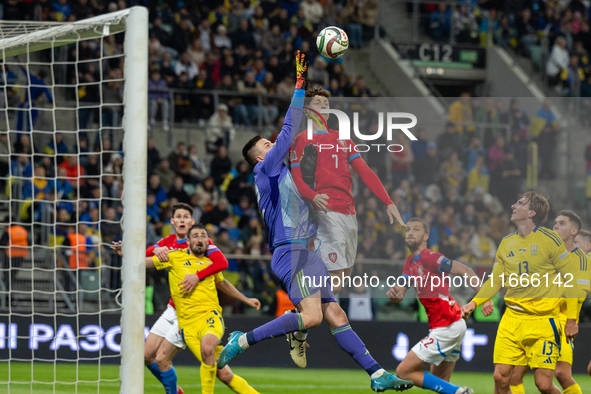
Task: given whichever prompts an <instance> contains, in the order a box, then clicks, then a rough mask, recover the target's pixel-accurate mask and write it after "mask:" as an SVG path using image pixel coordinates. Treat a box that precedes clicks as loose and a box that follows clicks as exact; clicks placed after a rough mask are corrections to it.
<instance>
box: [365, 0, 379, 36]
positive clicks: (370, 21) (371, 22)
mask: <svg viewBox="0 0 591 394" xmlns="http://www.w3.org/2000/svg"><path fill="white" fill-rule="evenodd" d="M377 16H378V2H377V0H366V1H365V2H364V3H363V5H362V6H361V27H362V29H363V39H364V40H371V39H372V38H373V37H374V36H375V34H376V33H375V32H376V19H377ZM380 30H382V28H381V27H380Z"/></svg>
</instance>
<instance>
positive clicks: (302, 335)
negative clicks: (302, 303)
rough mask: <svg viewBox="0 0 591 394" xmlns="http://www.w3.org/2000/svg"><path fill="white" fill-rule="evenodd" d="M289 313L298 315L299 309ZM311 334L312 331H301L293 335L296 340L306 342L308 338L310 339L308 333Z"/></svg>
mask: <svg viewBox="0 0 591 394" xmlns="http://www.w3.org/2000/svg"><path fill="white" fill-rule="evenodd" d="M289 313H298V310H297V309H292V310H291V311H289ZM309 332H310V330H301V331H296V332H294V333H293V336H294V337H295V339H297V340H298V341H300V342H303V341H305V340H306V338H307V337H308V333H309Z"/></svg>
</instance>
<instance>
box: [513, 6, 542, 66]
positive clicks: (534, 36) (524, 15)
mask: <svg viewBox="0 0 591 394" xmlns="http://www.w3.org/2000/svg"><path fill="white" fill-rule="evenodd" d="M515 24H516V28H517V38H518V39H519V43H520V44H521V49H522V50H523V54H524V55H525V56H527V57H529V56H530V47H531V46H532V45H535V44H537V43H538V33H537V29H536V26H535V24H534V20H533V19H532V16H531V11H530V10H529V9H528V8H525V9H524V10H522V11H521V16H520V17H519V18H517V21H516V23H515Z"/></svg>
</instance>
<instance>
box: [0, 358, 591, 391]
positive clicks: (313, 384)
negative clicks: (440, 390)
mask: <svg viewBox="0 0 591 394" xmlns="http://www.w3.org/2000/svg"><path fill="white" fill-rule="evenodd" d="M175 368H176V370H177V374H178V376H179V385H180V386H181V387H182V388H183V389H184V390H185V393H186V394H193V393H200V392H201V386H200V385H199V366H194V367H187V366H178V367H175ZM491 369H492V365H491ZM233 370H234V372H235V373H237V374H238V375H240V376H242V377H243V378H245V379H246V380H248V382H249V383H250V385H251V386H253V387H254V388H255V389H256V390H257V391H259V392H260V393H262V394H267V393H268V394H283V393H293V394H295V393H306V394H312V393H324V394H337V393H356V392H364V391H365V392H369V391H370V388H369V377H368V376H367V374H366V373H365V372H363V371H359V370H343V369H303V370H301V369H295V368H294V369H287V368H246V367H242V368H234V369H233ZM118 372H119V367H118V366H117V365H102V366H101V370H100V376H101V379H109V380H112V381H109V382H101V383H100V386H99V384H97V383H96V382H95V383H82V381H86V382H89V381H96V380H97V379H98V376H99V372H98V367H97V366H96V365H84V364H81V365H80V368H79V370H78V376H76V368H75V365H71V364H57V368H56V369H55V380H61V381H63V382H69V383H66V384H56V385H55V389H54V385H53V384H43V383H33V384H31V383H24V384H17V383H11V384H10V387H8V384H7V383H6V382H7V380H8V364H7V363H0V382H2V383H0V393H10V394H29V393H31V392H33V393H35V394H38V393H39V394H44V393H60V394H61V393H64V394H68V393H80V394H86V393H99V394H106V393H108V394H118V393H119V382H118V381H117V380H116V379H117V377H118ZM10 375H11V380H12V381H19V382H30V381H31V376H32V375H31V364H30V363H12V364H11V367H10ZM34 379H35V380H36V381H40V382H51V381H53V380H54V368H53V364H45V363H35V366H34ZM575 379H576V380H577V382H578V383H579V384H580V385H581V389H582V391H583V393H591V378H590V377H589V376H586V375H576V376H575ZM76 380H78V382H79V383H78V384H77V385H76V384H75V382H76ZM452 382H453V383H455V384H460V385H465V386H468V387H471V388H473V389H474V391H475V393H476V394H489V393H490V394H492V392H493V377H492V373H467V372H457V373H454V374H453V375H452ZM31 389H32V390H31ZM54 390H55V391H54ZM525 390H526V393H528V394H530V393H531V394H533V393H537V392H538V391H537V389H536V388H535V385H534V381H533V374H532V373H531V372H530V373H529V374H528V375H527V376H526V379H525ZM215 391H216V393H224V394H227V393H232V391H231V390H230V389H229V388H227V387H226V386H225V385H224V384H223V383H221V382H220V381H219V380H216V385H215ZM163 392H164V389H163V388H162V385H160V383H159V382H158V381H157V380H156V379H155V378H154V377H153V376H152V375H151V374H150V372H149V371H148V370H147V369H146V371H145V393H154V394H160V393H163ZM408 392H409V393H419V392H424V393H427V392H428V391H424V390H422V389H419V388H413V389H411V390H409V391H408Z"/></svg>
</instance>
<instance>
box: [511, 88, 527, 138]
mask: <svg viewBox="0 0 591 394" xmlns="http://www.w3.org/2000/svg"><path fill="white" fill-rule="evenodd" d="M509 112H510V120H509V121H510V125H511V132H512V133H513V134H519V135H521V136H522V137H525V136H527V130H528V127H529V124H530V120H529V116H527V113H526V112H525V111H524V110H522V109H521V108H519V101H518V100H517V99H516V98H512V99H511V109H510V110H509Z"/></svg>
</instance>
